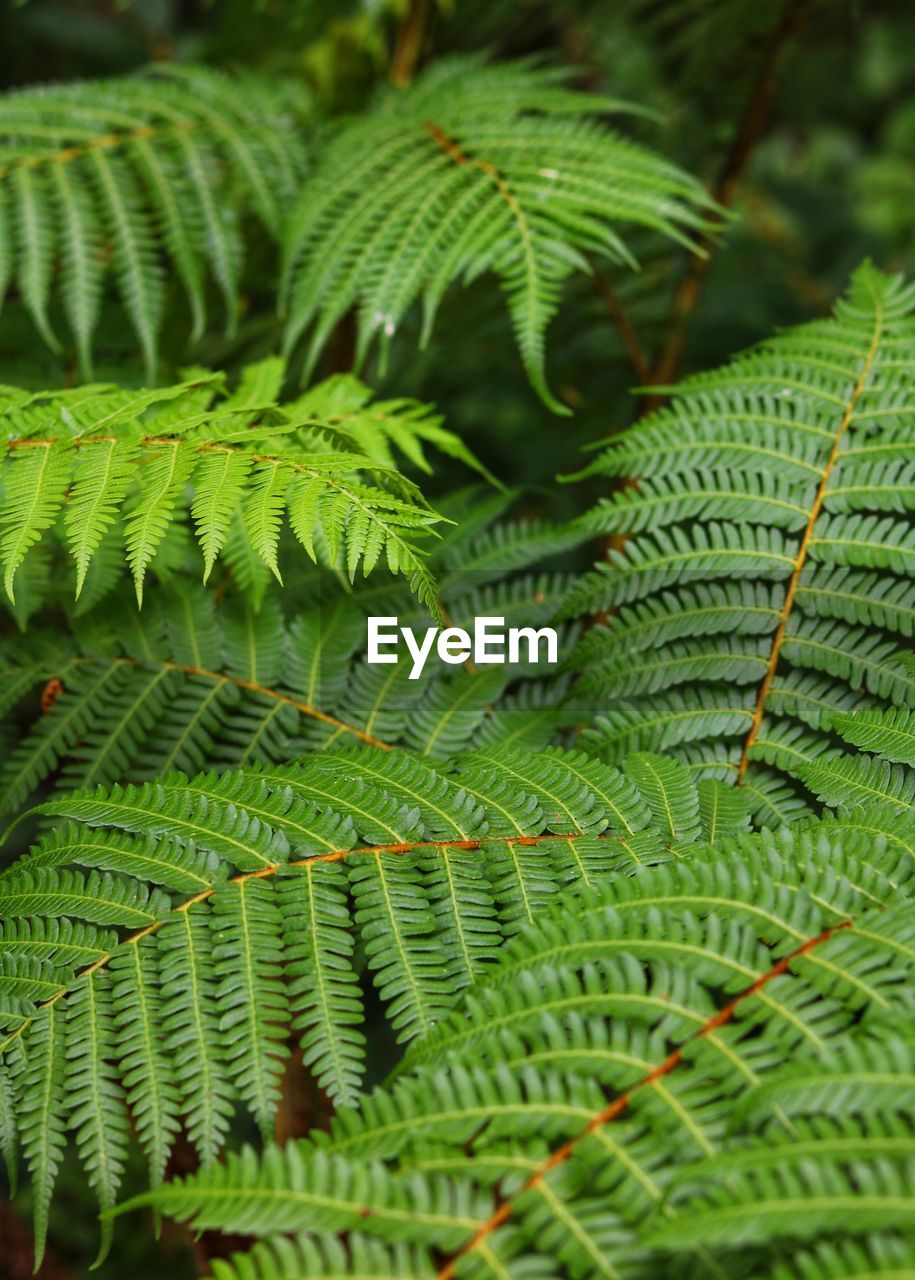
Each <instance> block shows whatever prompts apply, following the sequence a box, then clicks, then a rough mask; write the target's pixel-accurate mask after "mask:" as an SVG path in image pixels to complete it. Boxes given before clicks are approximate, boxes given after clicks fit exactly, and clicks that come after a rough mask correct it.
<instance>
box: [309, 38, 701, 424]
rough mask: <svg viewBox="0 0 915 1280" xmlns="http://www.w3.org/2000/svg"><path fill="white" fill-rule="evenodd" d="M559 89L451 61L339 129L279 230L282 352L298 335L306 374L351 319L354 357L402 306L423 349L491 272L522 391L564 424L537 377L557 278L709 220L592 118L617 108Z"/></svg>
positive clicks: (623, 257)
mask: <svg viewBox="0 0 915 1280" xmlns="http://www.w3.org/2000/svg"><path fill="white" fill-rule="evenodd" d="M560 86H561V77H560V76H558V75H557V73H556V72H555V71H553V70H546V69H543V68H537V67H536V66H534V65H533V64H531V63H519V64H515V65H511V64H508V65H493V66H486V65H481V64H480V63H479V62H478V61H477V60H467V59H454V60H452V61H450V62H440V63H438V64H437V66H435V67H434V68H432V69H431V70H430V71H428V72H427V73H425V75H423V76H421V77H419V79H418V80H417V82H416V83H415V84H414V85H412V86H411V87H410V88H409V89H406V90H399V91H396V92H395V91H391V92H390V93H389V94H388V95H387V96H386V97H384V98H382V100H381V101H379V103H378V105H377V106H376V108H375V110H374V111H372V112H370V113H368V114H367V115H364V116H362V117H361V118H360V119H359V120H358V121H356V122H355V123H353V124H350V125H348V126H347V127H345V128H343V129H341V130H340V131H339V133H338V134H337V136H336V137H335V138H334V139H333V140H332V141H331V142H330V143H329V144H328V146H327V147H326V148H325V149H324V150H323V152H322V155H321V158H320V161H319V164H318V166H317V169H316V171H315V173H314V175H313V177H312V179H311V181H310V182H309V185H308V187H307V189H306V190H305V192H304V193H303V195H302V197H301V199H300V201H299V203H298V205H297V206H296V208H295V210H294V212H293V213H292V215H291V217H290V221H289V225H288V228H287V234H286V238H285V247H284V256H285V271H284V276H285V287H284V293H285V306H286V311H287V314H288V320H287V329H286V345H287V350H291V349H292V348H293V347H294V346H295V344H296V343H297V342H298V340H299V338H300V337H301V335H302V334H303V333H304V332H306V331H308V333H309V340H308V348H307V354H306V368H307V369H308V370H310V369H311V368H313V367H314V364H315V361H316V359H317V357H318V355H319V354H320V351H321V349H322V348H323V346H324V344H325V343H326V341H327V339H328V336H329V334H330V333H331V331H332V329H333V327H334V325H335V324H336V322H337V320H338V319H339V318H340V317H341V316H342V315H344V314H345V313H346V312H347V311H349V310H350V309H351V308H352V307H358V312H359V324H358V337H357V358H362V357H364V356H365V355H366V353H367V351H368V349H369V348H370V346H371V345H372V344H373V343H375V342H380V343H381V344H382V345H383V346H386V345H387V344H388V343H389V342H390V340H391V338H392V337H393V335H394V334H395V332H396V330H397V329H398V328H399V326H400V325H401V323H402V321H403V319H404V317H405V315H406V313H407V312H408V310H409V309H410V307H411V306H412V304H413V303H414V302H415V301H416V300H417V299H422V302H423V307H424V333H425V336H428V333H429V331H430V330H431V327H432V324H433V321H434V317H435V313H436V311H437V309H438V306H439V303H440V301H441V298H442V296H443V295H444V293H445V292H446V290H447V289H448V287H449V285H451V284H452V282H453V281H455V280H460V279H464V280H472V279H475V278H476V277H477V276H479V275H481V274H482V273H484V272H490V271H491V272H493V273H494V274H495V275H496V276H498V277H499V279H500V281H501V283H502V284H503V286H504V288H505V290H506V293H507V295H508V306H509V311H510V313H511V318H512V324H513V327H514V330H515V336H516V339H517V342H518V346H519V349H520V351H521V358H522V361H523V363H524V367H525V369H526V371H527V374H528V377H529V378H530V380H531V383H532V384H533V386H534V388H535V390H536V391H537V393H538V394H539V395H540V397H541V398H542V399H543V400H544V401H545V403H546V404H548V405H549V406H550V407H551V408H552V409H553V410H555V411H556V412H559V413H563V412H568V410H567V409H566V408H565V407H564V406H563V405H562V404H561V402H559V401H558V400H557V399H556V398H555V397H554V396H553V395H552V393H551V392H550V390H549V388H548V385H547V381H546V376H545V371H544V335H545V332H546V329H547V326H548V324H549V321H550V320H551V318H552V317H553V315H554V314H555V312H556V309H557V306H558V302H559V294H560V290H561V287H562V284H563V282H564V280H565V279H566V278H567V277H568V276H569V275H571V274H572V273H573V272H574V271H576V270H581V271H588V270H590V266H589V261H588V257H589V255H594V256H596V257H598V258H603V259H605V260H609V261H612V262H624V263H628V264H630V265H632V264H633V261H634V260H633V258H632V255H631V253H630V251H629V249H628V248H627V247H626V245H625V243H624V242H623V240H622V239H621V238H620V236H619V234H618V232H617V228H618V227H620V226H623V227H625V226H626V225H627V224H628V225H635V226H642V227H652V228H654V229H655V230H657V231H658V232H660V233H661V234H662V235H663V236H666V237H669V238H670V239H672V240H674V241H677V242H679V243H681V244H690V243H692V242H693V240H694V238H695V237H696V236H697V235H698V234H699V233H700V232H701V231H702V230H705V229H707V228H708V226H709V215H710V214H711V213H712V210H713V206H712V203H711V202H710V200H709V199H708V197H707V196H706V195H705V194H704V193H703V191H702V189H701V188H700V186H699V185H698V184H697V183H696V182H695V181H694V180H693V179H691V178H690V177H688V176H687V175H686V174H684V173H683V172H681V171H680V170H678V169H676V168H675V167H674V166H673V165H671V164H669V163H667V162H666V161H663V160H661V159H659V158H658V157H657V156H655V155H654V154H653V153H652V152H650V151H648V150H646V149H645V148H642V147H638V146H636V145H634V144H633V143H631V142H628V141H626V140H625V139H623V138H622V137H620V136H619V135H617V134H616V133H615V132H613V131H611V130H610V129H608V128H607V127H606V126H605V125H604V124H602V123H601V122H600V121H599V120H598V119H597V116H598V115H599V114H601V113H605V112H607V111H608V110H613V109H618V108H619V107H620V105H621V104H619V103H615V102H612V101H610V100H608V99H604V98H601V97H599V96H596V95H590V94H589V95H584V94H576V93H574V92H572V91H570V90H568V89H565V88H562V87H560ZM354 156H355V157H357V159H356V161H355V162H354ZM329 245H330V246H331V247H330V248H328V246H329Z"/></svg>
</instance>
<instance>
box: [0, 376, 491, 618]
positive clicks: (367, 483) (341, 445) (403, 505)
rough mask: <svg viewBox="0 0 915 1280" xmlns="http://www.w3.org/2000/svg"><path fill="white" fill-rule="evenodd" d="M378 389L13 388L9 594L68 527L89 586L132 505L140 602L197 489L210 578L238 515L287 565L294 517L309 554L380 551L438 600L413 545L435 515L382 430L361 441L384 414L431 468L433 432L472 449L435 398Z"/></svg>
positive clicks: (368, 561) (132, 553)
mask: <svg viewBox="0 0 915 1280" xmlns="http://www.w3.org/2000/svg"><path fill="white" fill-rule="evenodd" d="M268 363H270V364H271V365H273V362H268ZM335 388H336V390H335ZM335 400H337V401H340V400H342V402H343V403H344V404H345V405H347V406H348V407H347V409H346V410H345V412H341V411H340V410H339V409H335V410H334V411H333V412H328V417H327V419H326V420H325V419H324V418H322V417H320V416H319V415H318V412H317V408H316V406H317V407H320V406H322V405H323V406H324V407H325V408H327V409H328V411H329V410H330V407H331V405H332V404H333V402H334V401H335ZM368 400H369V392H368V391H367V389H366V388H364V387H362V386H361V384H359V383H356V382H355V380H352V379H350V380H348V381H347V382H346V383H345V385H344V391H343V393H342V394H341V393H340V391H339V386H338V385H337V384H336V383H335V385H334V386H332V387H330V388H329V389H326V391H325V389H323V388H322V387H318V388H316V389H315V391H314V392H313V393H311V394H310V396H309V397H304V398H303V400H302V401H299V402H293V403H292V404H289V405H287V406H286V407H285V408H282V409H281V408H279V407H277V406H275V405H273V404H270V403H268V404H266V405H258V406H254V407H253V408H254V412H252V407H250V406H249V405H247V404H245V403H244V402H242V403H239V402H238V401H237V400H236V398H235V397H234V396H225V394H224V393H223V392H221V390H220V387H219V380H218V379H216V378H213V377H212V376H210V377H207V376H206V375H201V377H200V378H199V379H197V380H196V381H194V382H188V383H182V384H179V385H177V386H175V387H169V388H165V389H163V390H161V391H158V392H156V391H138V392H135V393H130V392H124V391H121V390H119V389H116V388H113V387H101V386H100V387H90V388H82V389H81V390H80V391H79V392H76V393H74V392H59V393H54V392H49V393H47V394H45V395H42V396H30V397H28V398H27V399H26V400H25V401H24V402H22V401H19V400H18V398H16V397H13V399H12V404H11V407H10V409H9V410H8V412H7V413H6V414H5V415H3V421H2V429H3V433H4V437H5V440H4V445H5V450H4V458H3V475H2V478H3V483H4V487H3V500H2V508H0V528H2V529H3V532H2V535H0V561H2V564H3V569H4V584H5V588H6V592H7V595H8V596H9V597H10V599H13V585H14V578H15V575H16V572H17V570H18V569H19V568H20V566H21V564H22V562H23V560H24V558H25V556H26V553H27V552H28V551H29V548H30V547H33V546H34V545H35V544H36V543H37V542H39V540H40V539H41V538H42V536H43V535H44V534H46V533H47V531H48V530H50V529H52V527H53V526H55V525H59V526H61V533H62V536H63V540H64V541H65V543H66V545H67V549H68V550H69V552H70V554H71V555H72V557H73V559H74V561H75V565H76V594H77V596H78V595H79V594H80V592H81V591H82V589H83V587H84V586H85V583H86V579H87V574H88V573H89V570H90V568H91V566H92V563H93V560H94V558H95V557H96V556H97V555H99V554H100V551H101V548H102V546H103V543H104V541H105V539H106V537H107V536H108V535H109V534H113V533H115V532H116V528H117V523H118V520H119V517H121V518H122V519H123V537H124V546H125V558H126V561H127V564H128V566H129V568H130V572H131V575H132V577H133V580H134V586H135V589H136V593H137V599H138V600H139V601H142V596H143V588H144V582H145V578H146V575H147V571H148V569H149V568H150V566H151V565H152V564H153V563H154V561H155V558H156V556H157V554H158V553H159V551H160V549H161V547H162V545H163V540H164V539H165V537H166V534H167V532H168V530H169V528H170V527H171V526H172V525H174V524H175V523H176V522H177V521H178V520H179V518H182V517H183V516H184V512H185V506H186V502H187V499H186V493H187V490H188V487H190V489H191V496H190V511H191V516H192V520H193V526H194V532H195V534H196V536H197V540H198V542H199V544H200V547H201V550H202V552H203V559H204V566H203V569H204V578H205V579H206V577H208V576H209V574H210V572H211V570H212V568H213V565H214V562H215V561H216V559H217V557H218V556H219V555H220V553H223V554H226V552H227V540H228V536H229V532H230V527H231V526H232V524H233V522H234V523H235V524H236V532H239V533H240V536H241V537H242V538H243V539H244V540H245V541H246V543H247V545H248V547H249V548H250V550H251V553H252V555H253V556H254V557H255V558H257V559H259V560H260V561H261V562H262V563H263V564H264V565H266V567H267V568H268V569H269V570H271V571H272V572H273V573H274V575H276V576H279V564H278V542H279V537H280V533H281V531H282V528H283V525H284V522H285V519H286V517H287V516H288V520H289V524H290V526H291V529H292V532H293V533H294V535H295V537H296V538H297V539H298V541H299V542H300V543H301V544H302V546H303V547H304V548H305V550H306V552H307V554H308V555H309V556H310V557H311V559H312V560H315V561H318V560H319V559H321V558H322V557H323V561H324V563H325V564H327V565H328V567H331V568H341V569H342V570H343V571H344V572H345V574H346V576H347V577H348V578H349V580H350V581H352V580H353V579H354V577H355V575H356V572H357V570H358V569H359V568H360V567H361V568H362V570H363V572H364V573H366V574H368V573H369V572H370V571H371V570H372V569H373V568H374V567H375V565H376V564H377V563H378V562H379V560H380V559H382V558H383V560H384V561H385V562H386V564H387V566H388V568H389V569H390V570H391V572H392V573H400V574H402V575H403V576H404V577H405V578H406V579H407V581H408V582H409V583H410V584H411V586H412V588H413V589H414V590H415V592H416V594H417V595H418V597H419V598H420V600H421V601H423V603H425V604H427V605H429V606H430V607H431V608H432V610H433V612H434V611H435V608H436V595H435V590H434V585H433V582H432V578H431V575H430V574H429V572H428V570H427V568H426V566H425V563H424V560H423V557H422V554H421V552H420V550H419V549H418V547H417V545H416V542H417V541H418V540H421V539H422V538H423V537H424V536H426V535H427V534H428V533H429V531H430V529H431V526H432V525H433V524H434V523H435V522H436V521H437V520H438V517H437V516H436V515H435V514H434V513H433V512H432V511H431V510H430V508H429V507H428V506H427V505H426V504H425V502H424V501H423V499H422V498H421V496H420V494H419V491H418V489H417V488H416V486H415V485H414V484H413V483H412V482H411V481H409V480H408V479H406V477H405V476H403V475H402V474H401V473H400V472H399V471H397V470H396V469H395V468H394V466H393V465H392V459H391V453H390V448H388V447H387V446H385V447H384V448H383V449H379V447H378V445H377V439H378V438H379V437H378V434H377V433H376V434H375V439H376V444H375V445H372V446H371V449H370V452H369V453H362V452H358V451H357V450H358V449H359V441H360V439H362V438H365V437H367V436H368V435H369V433H370V432H371V431H372V421H373V415H375V414H381V415H382V416H383V417H384V418H385V419H386V420H388V423H389V425H388V429H387V434H388V437H389V438H390V439H391V440H396V442H397V444H398V447H399V448H400V449H401V451H402V452H403V453H404V454H405V455H406V456H407V457H408V459H416V460H418V461H419V462H420V464H421V465H423V466H425V467H426V469H428V464H427V462H426V459H425V456H424V454H423V452H422V448H421V442H422V441H423V440H428V441H429V442H430V443H433V444H435V445H436V446H439V447H442V448H444V449H445V450H446V451H448V452H449V453H451V454H452V455H454V456H458V457H460V458H461V459H463V460H468V459H469V460H471V461H472V460H473V457H472V454H470V452H469V450H468V449H467V448H466V447H465V446H463V445H462V444H461V443H460V442H459V441H458V439H457V437H456V436H453V435H452V434H451V433H450V432H448V431H446V430H445V429H444V428H443V427H441V426H440V425H438V423H437V422H435V421H430V418H429V415H428V411H427V410H426V409H425V407H424V406H421V405H417V404H415V403H413V402H412V401H398V402H395V403H393V404H390V403H384V402H383V403H382V404H381V405H379V406H377V407H374V406H372V405H371V404H368V403H367V401H368ZM380 438H381V439H384V438H385V437H384V435H382V436H381V437H380ZM328 446H329V447H328ZM379 454H380V455H381V456H382V457H383V459H384V460H383V461H379V460H378V458H379ZM389 464H390V465H389ZM239 510H240V512H241V521H240V522H238V520H237V515H238V512H239ZM325 546H326V547H327V548H328V551H327V552H326V553H324V552H323V551H322V548H323V547H325Z"/></svg>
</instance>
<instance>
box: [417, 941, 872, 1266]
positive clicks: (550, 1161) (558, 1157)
mask: <svg viewBox="0 0 915 1280" xmlns="http://www.w3.org/2000/svg"><path fill="white" fill-rule="evenodd" d="M852 927H853V922H852V921H851V920H843V921H842V923H841V924H837V925H831V926H830V927H829V928H828V929H824V930H823V932H822V933H819V934H817V936H816V937H815V938H808V939H807V941H806V942H804V943H802V944H801V945H800V946H799V947H796V948H795V949H794V950H793V951H792V952H790V953H789V954H788V955H785V956H782V958H781V959H780V960H778V961H776V963H775V964H774V965H773V966H772V968H771V969H768V970H767V971H766V972H765V973H761V974H760V975H759V977H758V978H757V979H756V980H755V982H753V983H751V985H750V986H748V987H745V988H744V990H743V991H741V992H739V993H738V994H737V995H736V996H733V997H732V998H731V999H730V1000H729V1001H728V1002H727V1004H725V1005H723V1006H722V1007H721V1008H720V1009H719V1010H718V1012H717V1013H714V1014H712V1016H711V1017H710V1018H708V1020H707V1021H706V1022H705V1023H703V1025H702V1026H701V1027H700V1028H699V1030H698V1031H696V1032H695V1033H694V1034H693V1035H692V1036H690V1037H689V1039H688V1040H686V1041H685V1042H684V1044H683V1045H680V1046H679V1047H678V1048H676V1049H674V1050H673V1051H672V1052H671V1053H669V1054H668V1055H667V1057H666V1058H665V1059H664V1061H663V1062H659V1063H658V1065H657V1066H656V1067H654V1068H653V1069H652V1070H651V1071H649V1072H648V1074H647V1075H644V1076H642V1078H641V1079H640V1080H637V1081H636V1082H635V1084H633V1085H630V1086H629V1088H628V1089H626V1090H624V1091H623V1092H622V1093H620V1094H618V1095H617V1096H616V1098H614V1099H613V1101H612V1102H611V1103H609V1105H608V1106H606V1107H605V1108H604V1109H603V1110H602V1111H597V1112H595V1113H594V1115H593V1116H592V1117H591V1119H590V1120H589V1121H588V1123H587V1124H586V1125H585V1127H584V1128H583V1129H581V1130H579V1132H578V1133H577V1134H575V1136H574V1137H572V1138H569V1139H568V1140H567V1141H566V1142H564V1143H563V1144H562V1146H559V1147H556V1148H555V1149H554V1150H553V1151H552V1153H551V1154H550V1155H548V1156H546V1157H545V1158H544V1159H543V1160H542V1161H541V1162H540V1164H539V1165H538V1166H537V1168H536V1169H535V1170H534V1172H533V1173H532V1174H531V1176H530V1177H529V1178H528V1179H527V1181H526V1182H525V1183H524V1184H523V1186H522V1187H521V1188H520V1190H518V1191H515V1192H514V1193H513V1194H512V1195H510V1196H507V1197H506V1198H505V1199H504V1200H502V1201H501V1203H500V1204H499V1205H498V1207H497V1208H496V1210H495V1212H494V1213H492V1214H491V1216H490V1217H488V1218H487V1219H486V1220H485V1221H484V1222H481V1223H480V1225H479V1227H478V1228H477V1229H476V1231H475V1232H474V1233H473V1235H472V1236H471V1237H470V1239H469V1240H468V1241H467V1242H466V1244H464V1245H463V1246H462V1247H461V1248H460V1249H458V1250H457V1252H456V1253H453V1254H452V1255H451V1256H450V1257H449V1258H448V1259H447V1260H446V1262H445V1263H444V1265H443V1266H442V1267H441V1268H440V1269H439V1271H438V1272H437V1273H436V1280H455V1276H456V1275H457V1268H458V1265H459V1264H460V1263H461V1262H462V1261H463V1259H464V1258H465V1257H466V1256H467V1255H468V1254H469V1253H473V1252H474V1251H475V1250H476V1249H481V1248H485V1247H486V1241H487V1239H488V1237H489V1236H491V1235H492V1234H493V1232H494V1231H497V1230H498V1228H499V1227H501V1226H502V1225H503V1223H505V1222H506V1221H507V1220H508V1219H509V1218H510V1217H511V1215H512V1214H513V1213H514V1212H515V1209H516V1207H517V1204H518V1201H519V1199H520V1198H521V1196H522V1195H523V1194H524V1192H525V1191H529V1190H530V1189H531V1188H532V1187H536V1186H539V1185H540V1184H541V1183H542V1182H543V1179H544V1177H545V1176H546V1175H547V1174H548V1173H549V1172H550V1170H551V1169H555V1168H556V1166H557V1165H560V1164H564V1163H565V1162H566V1161H567V1160H568V1159H569V1158H570V1157H571V1156H572V1155H573V1154H574V1153H575V1150H576V1148H577V1147H578V1146H579V1144H580V1143H581V1142H583V1141H584V1140H585V1139H586V1138H589V1137H590V1136H591V1135H592V1134H594V1133H597V1131H598V1130H599V1129H602V1128H603V1127H604V1126H605V1125H608V1124H612V1123H613V1121H614V1120H616V1119H617V1118H618V1117H619V1116H621V1115H622V1114H623V1113H624V1112H625V1111H626V1110H628V1108H629V1105H630V1103H631V1101H632V1098H633V1096H634V1095H635V1094H636V1093H638V1092H639V1091H640V1090H641V1089H646V1088H651V1086H653V1085H655V1084H656V1083H657V1082H658V1081H659V1080H662V1079H663V1078H664V1077H665V1076H668V1075H670V1073H671V1072H672V1071H675V1070H676V1068H677V1067H679V1066H680V1064H681V1063H682V1062H683V1061H684V1052H683V1050H684V1048H685V1046H686V1045H689V1044H694V1043H695V1042H696V1041H698V1040H701V1039H703V1038H706V1037H708V1036H710V1035H713V1034H714V1033H715V1032H716V1031H718V1030H719V1029H720V1028H721V1027H724V1026H727V1024H728V1023H729V1022H731V1021H732V1019H733V1018H734V1015H735V1013H736V1012H737V1010H738V1008H739V1006H740V1005H741V1004H743V1002H744V1001H745V1000H748V999H749V998H750V997H752V996H755V995H758V993H759V992H760V991H762V990H763V989H764V988H765V987H767V986H768V985H769V983H770V982H773V981H774V980H775V979H776V978H780V977H781V976H782V975H783V974H785V973H787V972H788V970H789V969H790V968H791V965H792V963H793V962H794V961H795V960H799V959H800V958H801V957H803V956H806V955H809V954H810V952H811V951H813V950H815V949H816V948H817V947H819V946H822V944H823V943H824V942H828V941H829V939H830V938H832V937H833V936H834V935H835V934H836V933H838V932H839V930H841V929H850V928H852Z"/></svg>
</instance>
